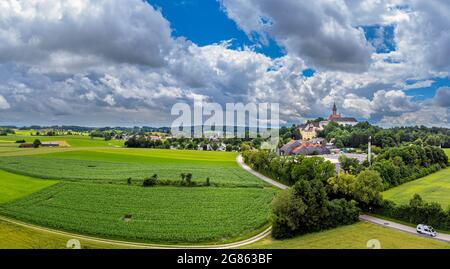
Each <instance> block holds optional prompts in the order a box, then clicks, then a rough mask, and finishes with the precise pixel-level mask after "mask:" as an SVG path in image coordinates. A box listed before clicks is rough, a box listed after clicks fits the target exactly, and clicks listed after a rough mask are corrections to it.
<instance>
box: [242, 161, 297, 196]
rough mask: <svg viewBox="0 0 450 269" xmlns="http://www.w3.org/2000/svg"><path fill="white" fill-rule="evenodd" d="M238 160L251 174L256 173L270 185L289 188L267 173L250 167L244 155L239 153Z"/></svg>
mask: <svg viewBox="0 0 450 269" xmlns="http://www.w3.org/2000/svg"><path fill="white" fill-rule="evenodd" d="M236 162H237V163H238V164H239V166H240V167H241V168H242V169H244V170H245V171H247V172H249V173H250V174H252V175H254V176H255V177H258V178H259V179H261V180H263V181H265V182H267V183H269V184H270V185H273V186H275V187H277V188H279V189H282V190H285V189H287V188H289V187H288V186H286V185H284V184H281V183H280V182H277V181H275V180H273V179H271V178H269V177H266V176H265V175H263V174H261V173H258V172H256V171H255V170H253V169H252V168H250V167H249V166H248V165H246V164H245V163H244V159H243V158H242V155H238V156H237V157H236Z"/></svg>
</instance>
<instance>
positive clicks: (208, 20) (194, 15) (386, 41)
mask: <svg viewBox="0 0 450 269" xmlns="http://www.w3.org/2000/svg"><path fill="white" fill-rule="evenodd" d="M147 1H148V2H149V3H150V4H152V5H153V6H155V7H157V8H161V10H162V14H163V15H164V17H166V18H167V19H168V20H169V22H170V23H171V27H172V29H173V35H174V36H177V37H180V36H181V37H186V38H187V39H189V40H191V41H192V42H194V43H196V44H198V45H200V46H205V45H210V44H214V43H219V42H222V41H224V40H233V41H232V43H231V46H230V48H232V49H240V48H242V47H243V46H249V47H253V48H254V49H255V51H257V52H259V53H262V54H264V55H266V56H269V57H271V58H277V57H281V56H283V55H285V54H286V52H285V50H284V49H283V48H281V47H280V46H278V45H277V43H276V42H275V40H274V39H272V38H270V39H269V41H270V42H269V45H267V46H265V45H263V44H259V43H257V42H254V41H253V40H251V39H250V38H249V37H248V36H247V35H246V34H245V33H244V32H243V31H242V30H240V29H239V28H238V26H237V25H236V23H235V22H234V21H233V20H231V19H230V18H228V17H227V15H226V13H225V11H224V10H223V9H222V8H221V6H220V3H219V1H214V0H211V1H200V0H183V1H167V0H147ZM399 8H400V9H401V7H399ZM356 27H361V28H362V29H363V31H364V35H365V38H366V40H367V41H368V42H369V43H370V44H371V45H372V46H373V47H374V49H375V51H376V53H380V54H382V53H389V52H392V51H395V50H396V44H395V40H394V38H395V26H394V25H379V24H375V25H360V26H356ZM387 61H388V60H387ZM315 74H316V70H315V69H314V68H312V67H309V68H305V69H304V70H303V71H302V74H301V75H302V76H303V77H312V76H314V75H315ZM430 80H433V81H434V82H433V83H432V85H431V86H429V87H420V88H415V89H410V90H406V91H405V93H406V94H407V95H408V96H412V97H414V100H424V99H429V98H432V97H434V95H435V93H436V90H437V89H439V88H440V87H444V86H450V79H449V78H448V77H444V78H439V77H434V78H430ZM417 82H419V81H418V80H406V81H405V84H406V85H412V84H415V83H417Z"/></svg>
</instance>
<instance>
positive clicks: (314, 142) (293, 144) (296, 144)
mask: <svg viewBox="0 0 450 269" xmlns="http://www.w3.org/2000/svg"><path fill="white" fill-rule="evenodd" d="M297 154H302V155H321V154H330V150H329V149H328V148H327V147H326V141H325V139H323V138H315V139H311V140H309V141H303V142H302V141H300V140H292V141H290V142H289V143H287V144H286V145H284V146H283V147H281V148H280V155H283V156H287V155H297Z"/></svg>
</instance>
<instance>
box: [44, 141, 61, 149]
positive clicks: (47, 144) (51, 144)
mask: <svg viewBox="0 0 450 269" xmlns="http://www.w3.org/2000/svg"><path fill="white" fill-rule="evenodd" d="M41 147H47V148H56V147H59V142H42V144H41Z"/></svg>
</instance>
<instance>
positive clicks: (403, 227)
mask: <svg viewBox="0 0 450 269" xmlns="http://www.w3.org/2000/svg"><path fill="white" fill-rule="evenodd" d="M236 161H237V163H238V164H239V165H240V166H241V167H242V168H243V169H244V170H245V171H247V172H249V173H251V174H252V175H254V176H256V177H258V178H260V179H262V180H264V181H265V182H267V183H269V184H271V185H273V186H276V187H278V188H280V189H283V190H284V189H287V188H288V186H286V185H283V184H281V183H279V182H277V181H274V180H272V179H270V178H268V177H266V176H264V175H263V174H261V173H258V172H256V171H254V170H253V169H251V168H250V167H249V166H247V165H246V164H245V163H244V160H243V159H242V156H241V155H239V156H238V157H237V158H236ZM359 218H360V219H361V220H363V221H368V222H371V223H374V224H378V225H381V226H384V227H389V228H392V229H396V230H399V231H403V232H407V233H410V234H414V235H417V236H422V237H427V238H432V239H436V240H441V241H445V242H450V235H449V234H443V233H438V235H437V236H436V237H429V236H426V235H421V234H418V233H417V232H416V229H415V228H413V227H409V226H406V225H403V224H399V223H395V222H392V221H388V220H384V219H380V218H376V217H372V216H368V215H361V216H359Z"/></svg>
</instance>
